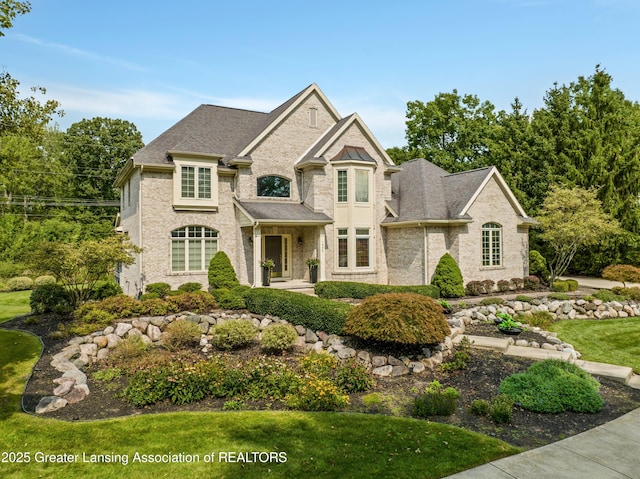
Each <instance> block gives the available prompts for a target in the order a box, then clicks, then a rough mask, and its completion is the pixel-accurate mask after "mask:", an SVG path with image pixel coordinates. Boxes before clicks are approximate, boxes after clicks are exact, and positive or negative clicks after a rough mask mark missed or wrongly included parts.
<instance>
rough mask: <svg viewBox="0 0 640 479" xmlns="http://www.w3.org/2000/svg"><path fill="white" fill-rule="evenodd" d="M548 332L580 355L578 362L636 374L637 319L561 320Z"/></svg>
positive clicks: (639, 359) (639, 369) (639, 368)
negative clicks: (627, 368) (583, 361)
mask: <svg viewBox="0 0 640 479" xmlns="http://www.w3.org/2000/svg"><path fill="white" fill-rule="evenodd" d="M551 329H552V331H555V332H557V333H558V336H559V337H560V338H562V340H563V341H565V342H567V343H570V344H572V345H573V346H574V347H575V348H576V349H577V350H578V351H580V353H582V357H581V358H580V359H584V360H587V361H596V362H601V363H609V364H617V365H619V366H629V367H632V368H633V370H634V371H635V372H636V373H638V374H640V318H624V319H605V320H585V319H575V320H565V321H558V322H557V323H554V324H553V325H552V327H551Z"/></svg>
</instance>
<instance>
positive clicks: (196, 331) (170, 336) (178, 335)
mask: <svg viewBox="0 0 640 479" xmlns="http://www.w3.org/2000/svg"><path fill="white" fill-rule="evenodd" d="M164 332H165V333H166V339H165V341H164V344H165V345H166V346H168V347H169V348H173V349H180V348H185V347H189V346H195V345H197V344H198V343H199V342H200V335H201V334H202V331H200V326H198V325H197V324H196V323H194V322H192V321H188V320H186V319H178V320H176V321H173V322H172V323H169V324H168V325H167V327H166V328H165V330H164Z"/></svg>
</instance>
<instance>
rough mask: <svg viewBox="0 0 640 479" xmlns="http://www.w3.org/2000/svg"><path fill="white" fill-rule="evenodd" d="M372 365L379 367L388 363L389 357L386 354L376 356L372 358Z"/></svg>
mask: <svg viewBox="0 0 640 479" xmlns="http://www.w3.org/2000/svg"><path fill="white" fill-rule="evenodd" d="M371 365H372V366H373V367H374V368H379V367H381V366H386V365H387V358H386V357H385V356H374V357H373V358H371Z"/></svg>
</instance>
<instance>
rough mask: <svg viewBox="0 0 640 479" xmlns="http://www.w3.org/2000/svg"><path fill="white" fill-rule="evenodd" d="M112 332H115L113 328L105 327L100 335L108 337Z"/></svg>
mask: <svg viewBox="0 0 640 479" xmlns="http://www.w3.org/2000/svg"><path fill="white" fill-rule="evenodd" d="M114 331H115V328H114V327H113V326H107V327H106V328H104V331H103V332H102V334H104V335H105V336H108V335H110V334H111V333H113V332H114Z"/></svg>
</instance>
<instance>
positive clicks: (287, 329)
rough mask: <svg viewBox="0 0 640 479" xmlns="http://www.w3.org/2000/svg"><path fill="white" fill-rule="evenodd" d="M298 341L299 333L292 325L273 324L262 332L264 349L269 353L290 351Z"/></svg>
mask: <svg viewBox="0 0 640 479" xmlns="http://www.w3.org/2000/svg"><path fill="white" fill-rule="evenodd" d="M297 340H298V333H297V331H296V329H295V328H294V327H293V326H291V325H290V324H282V323H280V324H272V325H270V326H269V327H268V328H266V329H265V330H264V331H262V347H263V349H266V350H267V351H274V352H282V351H286V350H289V349H291V348H292V347H293V345H294V344H296V341H297Z"/></svg>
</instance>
